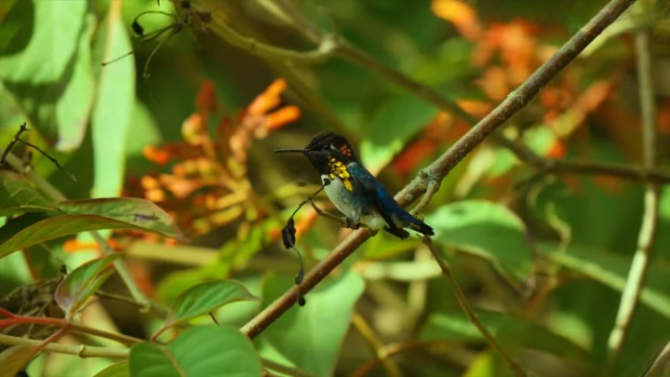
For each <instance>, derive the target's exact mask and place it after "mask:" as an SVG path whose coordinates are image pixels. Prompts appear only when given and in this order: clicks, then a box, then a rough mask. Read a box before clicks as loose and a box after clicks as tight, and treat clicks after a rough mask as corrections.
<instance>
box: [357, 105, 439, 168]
mask: <svg viewBox="0 0 670 377" xmlns="http://www.w3.org/2000/svg"><path fill="white" fill-rule="evenodd" d="M437 111H438V110H437V109H436V108H435V107H434V106H432V105H430V104H428V103H426V102H424V101H421V100H419V99H417V98H416V97H414V96H410V95H404V96H399V97H395V98H392V99H390V100H389V101H387V102H385V103H384V104H383V105H382V106H381V107H380V108H379V109H378V110H377V112H376V113H375V115H374V117H373V118H372V121H371V122H370V126H369V128H367V129H366V131H365V136H366V137H365V139H364V140H363V142H362V143H361V160H362V162H363V164H364V165H365V166H366V167H367V168H368V169H369V170H370V171H372V172H378V171H379V170H381V168H383V167H384V166H385V165H386V164H387V163H389V162H390V161H391V159H393V157H394V156H395V154H396V153H398V152H400V151H401V150H402V148H403V146H404V145H405V143H406V142H407V140H409V138H410V137H412V136H413V135H414V134H416V133H417V132H419V131H420V130H421V129H423V127H424V126H425V125H426V123H428V121H429V120H430V119H431V118H433V117H434V116H435V114H437Z"/></svg>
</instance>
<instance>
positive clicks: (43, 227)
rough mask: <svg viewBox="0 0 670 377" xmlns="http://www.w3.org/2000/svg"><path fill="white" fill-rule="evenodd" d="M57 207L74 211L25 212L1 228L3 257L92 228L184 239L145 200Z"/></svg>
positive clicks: (102, 201) (91, 202)
mask: <svg viewBox="0 0 670 377" xmlns="http://www.w3.org/2000/svg"><path fill="white" fill-rule="evenodd" d="M56 207H57V208H58V209H60V210H62V211H64V212H66V213H72V214H65V215H60V216H55V217H51V218H47V219H44V220H42V219H41V218H39V217H37V218H34V216H27V215H24V216H21V217H19V218H17V219H16V220H15V221H13V222H10V223H8V224H7V225H6V226H4V227H2V228H0V242H2V243H0V258H1V257H3V256H5V255H7V254H10V253H12V252H14V251H16V250H19V249H23V248H25V247H28V246H32V245H36V244H39V243H42V242H45V241H49V240H52V239H55V238H59V237H64V236H68V235H72V234H76V233H80V232H87V231H92V230H102V229H137V230H144V231H148V232H153V233H158V234H162V235H164V236H167V237H174V238H181V233H180V232H179V230H178V229H177V228H176V227H175V226H174V225H171V223H170V221H171V220H170V219H169V216H168V215H167V214H166V213H165V212H164V211H163V210H161V209H160V208H159V207H157V206H156V205H154V204H153V203H151V202H149V201H146V200H143V199H129V198H126V199H93V200H81V201H69V202H61V203H58V204H57V205H56ZM124 211H125V212H124ZM24 218H25V221H24Z"/></svg>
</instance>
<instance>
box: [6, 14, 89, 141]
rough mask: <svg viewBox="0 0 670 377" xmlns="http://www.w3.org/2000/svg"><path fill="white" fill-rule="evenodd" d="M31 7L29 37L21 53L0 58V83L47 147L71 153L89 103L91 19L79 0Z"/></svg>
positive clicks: (81, 131)
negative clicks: (30, 36) (52, 144)
mask: <svg viewBox="0 0 670 377" xmlns="http://www.w3.org/2000/svg"><path fill="white" fill-rule="evenodd" d="M33 3H34V9H35V21H34V25H35V30H34V33H33V35H32V38H31V39H30V42H29V43H28V46H27V47H26V48H25V49H24V50H22V51H20V52H19V53H17V54H14V55H11V56H6V57H3V58H1V59H0V80H2V81H3V82H4V84H5V85H6V87H7V89H8V90H9V91H10V92H12V93H13V94H14V96H15V97H16V99H17V102H18V103H19V104H20V107H21V108H22V110H23V112H24V113H25V114H26V116H27V117H28V118H29V119H30V123H31V124H32V125H34V126H36V127H37V128H38V129H39V130H40V132H41V133H42V134H43V135H44V136H45V137H46V139H47V140H48V141H49V142H50V143H52V142H55V141H58V144H57V147H58V148H59V149H61V150H72V149H74V148H76V147H77V146H79V144H80V143H81V141H82V140H83V137H84V134H85V130H86V125H87V123H88V116H89V114H90V111H91V106H92V103H93V99H94V96H93V94H94V93H93V73H92V66H91V54H90V43H91V34H92V31H93V24H94V17H93V16H92V15H91V14H87V6H86V3H85V2H81V1H77V2H75V1H71V2H67V3H63V4H60V3H57V2H52V1H34V2H33ZM45 62H48V64H45Z"/></svg>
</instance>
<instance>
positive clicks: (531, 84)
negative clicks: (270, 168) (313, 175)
mask: <svg viewBox="0 0 670 377" xmlns="http://www.w3.org/2000/svg"><path fill="white" fill-rule="evenodd" d="M634 2H635V0H613V1H611V2H610V3H609V4H608V5H607V6H605V7H604V8H603V9H602V10H601V11H600V12H598V14H597V15H596V16H595V17H594V18H593V19H592V20H591V21H590V22H589V23H588V24H587V25H586V26H585V27H584V28H582V30H580V31H579V32H578V33H577V34H575V35H574V36H573V37H572V38H571V39H570V40H569V41H568V42H567V43H566V44H565V45H564V46H563V47H561V49H560V50H559V51H558V52H557V53H556V54H555V55H554V56H553V57H552V58H551V59H550V60H549V61H547V62H546V63H545V64H543V65H542V66H541V67H540V68H539V69H538V70H537V71H536V72H535V73H534V74H533V75H532V76H531V77H530V78H528V80H526V82H524V84H523V85H521V86H520V87H519V88H518V89H517V90H515V91H514V92H513V93H511V94H510V95H509V96H508V97H507V99H506V100H505V101H503V102H502V103H501V104H500V105H498V106H497V107H496V108H495V109H494V110H493V111H492V112H491V113H490V114H489V115H488V116H487V117H485V118H484V119H483V120H482V121H480V122H479V123H478V124H477V125H476V126H474V127H473V128H472V129H471V130H470V131H469V132H468V133H467V134H466V135H465V136H463V137H462V138H461V139H460V140H458V141H457V142H456V143H455V144H454V145H452V147H451V148H450V149H449V150H448V151H447V152H445V153H444V154H443V155H442V156H440V157H439V158H438V159H437V160H436V161H435V162H433V163H432V164H431V165H430V166H429V167H428V168H426V169H424V170H423V171H422V172H421V173H420V174H419V176H418V177H417V178H415V179H414V180H413V181H412V182H411V183H410V184H409V185H408V186H406V187H405V188H404V189H403V190H402V191H400V192H399V193H398V194H397V195H396V199H397V200H398V202H399V203H400V204H401V205H407V204H409V203H411V202H412V201H414V200H416V199H417V198H418V196H419V195H421V194H422V193H423V192H425V190H426V189H427V187H428V183H429V182H430V181H433V182H434V183H436V184H439V183H440V182H441V181H442V179H443V178H444V177H445V176H446V175H447V174H448V173H449V172H450V171H451V170H452V169H453V168H454V167H455V166H456V164H458V163H459V162H460V161H461V160H462V159H463V158H464V157H465V156H466V155H467V154H468V153H470V152H471V151H472V150H473V149H475V148H476V147H477V146H478V145H479V144H480V143H481V142H482V141H483V140H484V139H485V138H486V137H487V136H489V135H490V134H491V133H492V132H493V131H495V130H496V129H497V128H499V127H500V126H501V125H503V124H504V123H505V121H507V120H508V119H509V118H510V117H511V116H512V115H514V114H515V113H516V112H517V111H519V110H520V109H522V108H523V107H524V106H525V105H526V104H527V103H528V102H530V100H531V99H532V98H533V97H534V96H535V95H536V94H537V93H538V92H539V91H540V89H541V88H542V87H543V86H545V85H546V84H547V83H549V81H551V80H552V79H553V78H554V77H556V75H558V73H559V72H560V71H561V70H562V69H563V68H565V67H566V66H567V65H568V64H569V63H570V62H571V61H572V60H574V59H575V58H576V57H577V56H578V55H579V53H580V52H581V51H582V50H583V49H584V48H585V47H586V46H588V45H589V43H591V42H592V41H593V40H594V39H595V38H596V37H597V36H598V35H599V34H600V33H601V32H602V31H603V30H604V29H605V28H606V27H607V26H608V25H610V24H611V23H612V22H614V20H615V19H616V18H617V17H618V16H619V15H620V14H621V13H623V11H625V10H626V9H627V8H628V7H629V6H630V5H631V4H632V3H634ZM371 236H372V233H371V232H370V231H368V230H367V229H360V230H357V231H355V232H353V233H352V234H350V235H349V237H347V238H346V239H345V240H344V241H342V242H341V243H340V244H339V245H338V246H337V247H336V248H335V249H334V250H333V251H332V252H331V253H330V254H329V255H328V256H327V257H326V258H325V259H324V260H323V261H321V263H319V264H318V265H317V266H316V267H315V268H314V269H312V271H310V272H309V273H308V274H307V275H306V276H305V279H304V280H303V282H302V284H301V285H300V287H299V288H297V287H293V288H292V289H290V290H289V291H288V292H286V293H285V294H284V295H282V296H281V297H280V298H278V299H277V300H275V301H274V302H273V303H272V304H270V305H269V306H268V307H267V308H265V309H264V310H263V311H262V312H261V313H259V314H258V315H257V316H256V317H255V318H253V319H252V320H251V321H249V322H248V323H247V324H246V325H244V326H243V327H242V331H243V332H244V333H245V334H247V335H248V336H249V337H251V338H253V337H255V336H257V335H258V334H260V333H261V332H262V331H263V330H265V329H266V328H267V327H268V326H269V325H270V324H272V322H274V321H275V320H276V319H277V318H279V317H280V316H281V315H282V314H283V313H285V312H286V311H287V310H288V309H290V308H291V306H293V304H294V303H295V297H296V290H297V289H300V292H301V293H302V294H305V293H307V292H309V291H310V290H311V289H312V288H314V287H315V286H316V285H317V284H318V283H319V282H321V280H323V279H324V278H325V277H326V276H327V275H328V274H329V273H330V272H331V271H332V270H334V269H335V268H336V267H337V266H339V265H340V264H341V263H342V261H344V259H346V258H347V257H348V256H349V255H351V254H352V253H353V252H354V251H355V250H356V249H358V247H359V246H360V245H361V244H362V243H363V242H365V241H367V239H368V238H370V237H371Z"/></svg>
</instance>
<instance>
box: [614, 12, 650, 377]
mask: <svg viewBox="0 0 670 377" xmlns="http://www.w3.org/2000/svg"><path fill="white" fill-rule="evenodd" d="M642 4H643V3H640V4H639V9H640V10H641V11H644V9H642V8H643V7H642ZM649 33H650V30H649V28H644V29H641V30H639V31H638V32H637V34H636V35H635V52H636V57H637V74H638V80H639V85H638V90H639V93H640V106H641V108H642V149H643V154H644V156H643V157H644V158H643V159H644V166H645V168H647V169H654V167H655V166H656V158H657V153H656V148H657V147H656V103H655V99H654V83H653V78H652V75H651V68H652V67H651V53H650V47H649V39H650V36H649ZM658 204H659V188H658V186H657V185H655V184H654V183H648V184H647V188H646V191H645V196H644V214H643V217H642V225H641V227H640V234H639V236H638V246H637V250H636V251H635V255H634V256H633V261H632V262H631V266H630V270H629V272H628V279H627V280H626V286H625V288H624V290H623V293H622V294H621V303H620V304H619V310H618V312H617V316H616V320H615V322H614V328H613V329H612V332H611V333H610V337H609V342H608V346H609V351H610V361H611V363H610V367H611V368H616V364H617V361H618V359H619V356H620V354H621V351H622V349H623V346H624V344H625V342H626V337H627V334H628V329H629V327H630V323H631V321H632V319H633V316H634V315H635V310H636V308H637V306H638V303H639V301H640V294H641V292H642V289H643V288H644V283H645V280H646V278H647V271H648V270H649V263H650V259H651V255H650V254H651V248H652V246H653V244H654V238H655V235H656V231H657V227H658V211H659V208H658Z"/></svg>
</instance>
